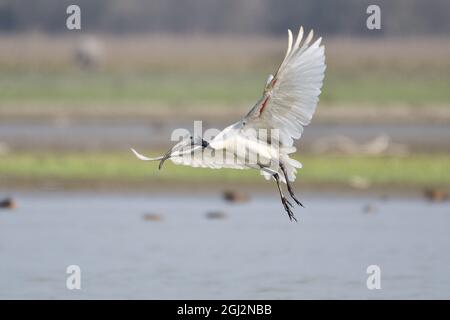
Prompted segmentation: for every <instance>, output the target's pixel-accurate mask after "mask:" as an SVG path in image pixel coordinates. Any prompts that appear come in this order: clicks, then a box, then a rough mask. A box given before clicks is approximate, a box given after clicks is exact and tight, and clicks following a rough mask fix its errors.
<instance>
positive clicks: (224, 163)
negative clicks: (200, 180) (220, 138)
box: [131, 147, 248, 169]
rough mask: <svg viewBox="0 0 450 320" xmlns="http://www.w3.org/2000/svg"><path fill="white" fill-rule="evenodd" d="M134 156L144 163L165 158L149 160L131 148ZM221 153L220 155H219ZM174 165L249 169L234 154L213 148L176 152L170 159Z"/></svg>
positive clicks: (197, 148)
mask: <svg viewBox="0 0 450 320" xmlns="http://www.w3.org/2000/svg"><path fill="white" fill-rule="evenodd" d="M131 151H133V153H134V155H135V156H136V157H137V158H138V159H139V160H142V161H160V160H162V159H163V158H164V156H160V157H155V158H149V157H147V156H144V155H142V154H140V153H139V152H137V151H136V150H134V149H133V148H131ZM219 152H220V153H219ZM169 159H170V160H171V161H172V162H173V163H175V164H179V165H185V166H191V167H200V168H211V169H220V168H231V169H248V167H247V166H245V164H244V163H243V162H242V161H240V160H239V159H237V158H236V156H235V155H234V154H232V153H226V152H225V151H224V150H217V151H216V150H214V149H212V148H209V147H208V148H202V147H196V148H194V150H193V151H191V152H190V151H189V150H188V151H187V152H175V153H173V154H172V156H171V157H170V158H169Z"/></svg>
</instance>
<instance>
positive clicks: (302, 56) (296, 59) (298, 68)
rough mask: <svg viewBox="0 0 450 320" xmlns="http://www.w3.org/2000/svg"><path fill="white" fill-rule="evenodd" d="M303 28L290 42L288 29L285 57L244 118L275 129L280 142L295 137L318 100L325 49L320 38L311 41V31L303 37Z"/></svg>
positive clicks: (253, 124)
mask: <svg viewBox="0 0 450 320" xmlns="http://www.w3.org/2000/svg"><path fill="white" fill-rule="evenodd" d="M303 34H304V31H303V27H300V30H299V32H298V36H297V38H296V40H295V43H294V44H293V37H292V32H291V31H290V30H289V31H288V48H287V51H286V55H285V58H284V60H283V62H282V63H281V65H280V67H279V69H278V71H277V72H276V74H275V76H274V77H273V79H272V80H271V81H270V82H269V83H268V84H267V85H266V87H265V89H264V94H263V97H262V98H261V99H260V100H259V101H258V103H257V104H256V105H255V107H253V109H252V110H250V112H249V113H248V114H247V115H246V116H245V117H244V120H245V122H246V126H248V127H251V128H266V129H279V130H280V140H281V143H282V144H283V145H287V146H290V145H292V144H293V140H294V139H299V138H300V137H301V135H302V133H303V127H304V126H307V125H308V124H309V123H310V122H311V119H312V116H313V114H314V112H315V110H316V106H317V103H318V101H319V95H320V93H321V88H322V82H323V78H324V72H325V68H326V65H325V52H324V47H323V45H322V46H321V45H320V44H321V41H322V38H318V39H317V40H316V41H315V42H313V43H312V44H311V41H312V39H313V37H314V32H313V30H311V31H310V32H309V34H308V35H307V37H306V39H304V41H302V40H303Z"/></svg>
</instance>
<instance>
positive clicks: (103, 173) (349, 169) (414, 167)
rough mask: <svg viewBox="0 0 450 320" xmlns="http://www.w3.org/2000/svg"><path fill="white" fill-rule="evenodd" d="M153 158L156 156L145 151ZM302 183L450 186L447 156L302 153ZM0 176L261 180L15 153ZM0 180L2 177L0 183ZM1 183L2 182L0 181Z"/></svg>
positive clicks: (118, 157) (115, 159)
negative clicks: (358, 181)
mask: <svg viewBox="0 0 450 320" xmlns="http://www.w3.org/2000/svg"><path fill="white" fill-rule="evenodd" d="M149 154H153V155H155V154H157V152H149ZM298 160H300V161H301V162H302V163H303V165H304V168H303V169H301V170H299V173H298V177H299V178H300V179H299V181H302V183H303V182H304V183H310V184H332V185H348V184H351V182H352V181H353V180H354V179H359V180H361V179H362V180H364V181H367V182H369V183H370V184H371V185H374V186H398V187H400V186H401V187H402V188H403V187H427V186H443V187H450V155H448V154H440V155H435V154H434V155H425V154H418V155H408V156H376V157H369V156H347V155H301V156H299V157H298ZM0 176H1V177H3V178H5V179H6V180H8V181H51V180H52V179H54V180H58V181H62V182H65V181H66V182H70V181H93V182H98V181H105V182H108V181H109V182H113V181H114V182H120V183H122V184H124V185H129V184H132V183H133V182H148V183H158V182H178V181H179V182H183V181H210V182H221V181H231V180H237V181H243V182H244V181H245V182H248V183H252V182H257V181H260V179H262V178H261V177H260V176H259V173H258V172H256V171H255V170H231V169H222V170H212V169H203V168H191V167H185V166H175V165H173V164H172V163H170V162H168V163H167V165H166V166H165V168H164V169H163V170H161V171H159V170H158V169H157V164H156V163H148V162H141V161H139V160H137V159H136V158H135V157H134V156H133V155H132V154H131V152H130V153H127V152H124V153H123V154H117V153H114V154H106V153H86V154H79V153H63V154H54V153H43V154H33V153H21V154H20V153H19V154H9V155H3V156H1V157H0ZM2 180H3V179H2ZM0 183H1V180H0Z"/></svg>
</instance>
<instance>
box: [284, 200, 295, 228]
mask: <svg viewBox="0 0 450 320" xmlns="http://www.w3.org/2000/svg"><path fill="white" fill-rule="evenodd" d="M281 203H282V204H283V206H284V210H286V212H287V214H288V217H289V219H290V220H291V221H292V220H294V221H295V222H297V219H296V218H295V216H294V213H293V212H292V209H291V208H293V207H294V206H293V205H292V203H290V202H289V200H288V199H286V198H285V197H282V198H281Z"/></svg>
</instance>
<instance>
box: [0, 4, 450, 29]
mask: <svg viewBox="0 0 450 320" xmlns="http://www.w3.org/2000/svg"><path fill="white" fill-rule="evenodd" d="M70 4H77V5H79V6H80V7H81V17H82V30H83V31H87V32H112V33H131V32H161V33H166V32H170V33H239V34H243V33H253V34H275V33H280V32H285V31H286V28H288V27H291V28H296V27H297V26H298V25H300V24H302V25H304V26H306V27H308V28H310V27H313V28H314V29H315V30H317V31H319V32H320V33H321V34H340V35H362V36H365V35H374V36H382V35H418V34H419V35H420V34H438V35H441V36H442V35H450V1H449V0H428V1H427V0H381V1H380V0H184V1H183V0H34V1H32V0H28V1H21V0H19V1H18V0H0V32H24V31H43V32H66V31H67V30H66V27H65V20H66V17H67V15H66V8H67V6H68V5H70ZM370 4H377V5H379V6H380V7H381V19H382V29H381V30H377V31H370V30H368V29H367V28H366V18H367V14H366V8H367V7H368V5H370Z"/></svg>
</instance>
